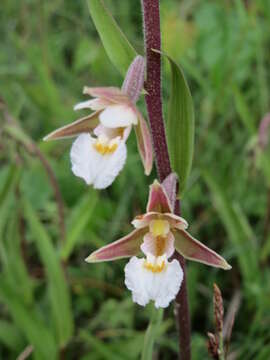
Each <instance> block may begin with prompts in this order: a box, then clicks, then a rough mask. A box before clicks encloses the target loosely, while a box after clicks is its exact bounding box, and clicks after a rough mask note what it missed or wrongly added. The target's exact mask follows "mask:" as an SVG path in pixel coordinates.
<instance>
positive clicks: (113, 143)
mask: <svg viewBox="0 0 270 360" xmlns="http://www.w3.org/2000/svg"><path fill="white" fill-rule="evenodd" d="M118 140H119V139H118V138H115V139H112V140H109V139H108V138H107V137H106V136H105V135H100V136H99V137H98V138H97V140H96V142H95V143H94V145H93V146H94V148H95V149H96V150H97V152H99V153H100V154H101V155H107V154H112V153H114V152H115V150H116V149H117V147H118V142H119V141H118Z"/></svg>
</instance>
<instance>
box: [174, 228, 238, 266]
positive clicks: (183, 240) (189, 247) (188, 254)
mask: <svg viewBox="0 0 270 360" xmlns="http://www.w3.org/2000/svg"><path fill="white" fill-rule="evenodd" d="M172 231H173V234H174V238H175V241H174V246H175V248H176V250H177V251H178V252H179V253H180V254H181V255H182V256H184V258H186V259H189V260H193V261H198V262H201V263H203V264H206V265H210V266H214V267H218V268H221V269H224V270H230V269H231V266H230V265H229V264H228V263H227V262H226V260H225V259H224V258H223V257H221V256H220V255H218V254H217V253H216V252H215V251H213V250H211V249H209V248H208V247H207V246H205V245H204V244H202V243H201V242H200V241H198V240H196V239H194V238H193V237H192V236H191V235H190V234H189V233H188V232H187V231H185V230H179V229H175V230H172Z"/></svg>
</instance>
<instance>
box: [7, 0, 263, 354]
mask: <svg viewBox="0 0 270 360" xmlns="http://www.w3.org/2000/svg"><path fill="white" fill-rule="evenodd" d="M90 3H91V1H90ZM105 3H106V7H107V8H108V9H110V10H111V11H112V13H113V15H114V17H115V18H116V19H117V22H118V24H119V25H120V26H121V29H122V30H123V31H124V34H125V35H126V37H127V38H128V39H129V41H130V43H131V44H132V46H134V48H136V50H137V51H138V53H140V54H142V53H143V47H142V34H141V18H140V17H141V13H140V1H121V0H115V1H112V0H107V1H105ZM161 10H162V11H161V15H162V30H163V43H164V50H165V52H166V53H168V54H170V55H172V56H173V58H174V60H175V61H176V62H177V63H179V64H181V66H182V68H183V70H184V72H185V74H186V77H187V80H188V82H189V85H190V88H191V92H192V95H193V97H194V109H195V116H196V137H195V147H194V159H193V168H192V171H191V175H190V177H189V179H188V182H187V188H186V191H185V197H184V201H183V203H182V213H183V216H184V217H185V218H186V219H188V221H189V223H190V224H191V228H192V229H191V231H192V233H193V234H194V235H195V236H196V237H197V238H198V239H200V240H201V241H203V242H205V243H206V244H207V245H208V246H210V247H211V248H213V249H215V250H217V251H219V253H221V254H222V255H223V256H224V257H225V258H226V259H227V260H228V261H229V262H230V263H231V264H232V265H233V269H232V270H231V272H226V273H224V272H222V271H217V270H214V269H210V268H208V267H206V266H203V265H200V264H194V263H192V264H188V286H189V298H190V304H191V314H192V324H193V339H192V349H193V358H194V359H202V358H207V349H206V333H207V331H209V330H212V323H213V321H212V308H211V299H212V284H213V283H214V282H215V283H217V284H218V286H219V288H220V289H221V291H222V293H223V297H224V306H225V310H226V309H227V308H228V307H229V305H230V303H231V301H232V299H233V297H234V294H235V293H239V292H240V294H241V298H242V301H241V304H240V311H239V312H238V313H237V314H236V320H235V328H234V331H233V334H232V344H231V347H230V349H231V351H235V352H236V354H237V358H240V359H241V358H245V359H247V360H248V359H254V358H256V359H261V360H264V359H267V358H269V357H270V346H269V343H270V338H269V337H270V335H269V325H270V315H269V306H270V303H269V298H270V297H269V295H270V285H269V284H270V272H269V269H268V267H267V265H268V264H269V256H270V234H269V226H268V223H267V222H269V218H267V213H268V211H269V210H267V207H268V208H269V207H270V205H269V203H270V200H269V199H267V196H268V198H269V195H267V194H269V193H270V190H269V188H270V183H269V162H267V157H269V156H270V153H269V149H268V150H267V149H265V151H264V153H263V154H262V152H261V151H260V149H259V148H258V141H257V129H258V126H259V123H260V120H261V119H262V117H263V116H264V115H265V113H266V112H268V111H269V90H270V89H269V71H268V69H269V65H270V63H269V50H268V49H269V45H270V30H269V21H270V6H269V2H268V1H264V0H254V1H241V0H235V1H227V2H222V1H218V0H215V1H213V0H203V1H202V0H197V1H193V2H190V1H188V0H183V1H181V2H179V1H176V0H162V1H161ZM0 20H1V21H0V33H1V39H2V41H1V45H0V48H1V51H0V77H1V82H0V96H1V98H2V99H3V101H1V103H0V112H1V113H0V121H1V123H0V126H1V129H0V149H1V151H0V164H1V168H0V261H1V274H0V304H1V308H0V316H1V320H0V358H4V359H14V358H16V357H17V356H18V355H19V354H20V353H21V352H22V351H23V350H24V348H25V347H26V346H28V345H29V344H31V345H33V346H34V350H33V355H32V356H33V358H34V359H46V356H47V354H48V353H49V354H50V358H52V359H53V358H59V357H60V356H61V357H62V358H66V359H74V358H80V359H91V360H95V359H102V360H103V359H114V358H115V359H137V358H138V357H139V355H140V350H141V348H142V347H143V341H144V340H143V336H144V333H145V330H146V328H147V321H148V318H149V316H150V313H151V306H149V307H146V308H145V309H143V308H139V307H137V306H136V305H134V304H133V303H132V301H131V299H130V294H129V292H128V291H127V290H126V289H125V288H124V284H123V278H124V274H123V265H124V264H125V261H122V262H117V263H114V264H111V263H107V264H97V265H89V264H86V263H85V262H84V258H85V257H86V256H87V255H88V254H89V253H90V252H91V251H93V250H95V249H96V248H97V247H99V246H102V245H104V244H106V243H108V242H110V241H112V240H115V239H116V238H117V237H119V236H121V235H123V234H125V233H127V232H128V231H129V230H130V228H131V227H130V225H129V222H130V220H131V219H132V218H133V217H134V215H135V214H138V213H142V212H143V210H144V208H145V205H146V204H145V202H146V199H147V193H148V185H149V184H150V183H151V182H152V180H153V178H154V177H155V174H154V173H153V174H152V175H151V177H150V178H145V176H144V173H143V169H142V166H141V163H140V159H139V154H137V152H136V143H135V135H134V134H132V136H131V138H130V139H129V142H128V151H129V157H128V161H127V166H126V167H125V170H124V171H123V172H122V173H121V174H120V176H119V177H118V178H117V180H116V182H115V183H114V184H113V186H112V187H111V188H109V189H108V190H106V191H103V192H100V193H96V192H94V191H93V190H92V189H88V188H87V187H86V186H85V185H84V184H83V183H82V182H81V181H80V180H79V179H77V178H75V177H74V176H73V175H72V174H71V170H70V162H69V148H70V144H71V141H68V140H67V141H62V142H54V143H53V142H52V143H44V142H42V140H41V139H42V137H43V136H44V135H46V134H47V133H48V132H50V131H51V130H53V129H55V128H56V127H58V126H61V125H64V124H67V123H68V122H69V121H72V120H74V119H75V118H76V114H75V113H74V112H73V111H72V106H73V105H74V104H75V103H76V102H77V101H78V100H80V99H82V98H83V97H82V95H81V89H82V87H83V85H93V86H95V85H105V86H106V85H119V86H120V84H121V82H122V77H121V74H120V73H119V72H118V71H117V70H116V69H115V68H114V66H113V65H111V63H110V60H109V58H108V57H107V55H106V53H105V51H104V49H103V46H102V44H101V42H100V40H99V37H98V34H97V32H96V30H95V27H94V24H93V22H92V21H91V19H90V18H89V11H88V6H87V3H86V2H84V1H63V0H58V1H54V2H51V1H46V2H41V1H34V0H28V1H21V2H17V1H14V0H13V1H6V2H4V3H3V4H2V7H1V13H0ZM118 60H119V59H118V58H117V59H116V60H115V61H118ZM119 66H125V65H119ZM170 76H171V75H170V70H169V67H168V64H167V62H164V79H163V87H164V89H163V92H164V98H165V101H164V105H165V106H164V107H165V114H166V115H168V106H167V104H168V102H169V101H168V100H169V97H170V95H171V94H170V84H169V83H170ZM3 103H5V104H6V105H3ZM142 110H143V109H142ZM36 148H37V149H38V150H39V151H37V149H36ZM40 155H41V156H40ZM44 159H45V161H44ZM48 164H49V168H50V169H51V170H52V171H53V174H54V176H55V179H57V183H58V186H59V188H60V193H61V196H62V199H61V198H60V199H59V197H58V196H57V191H56V189H55V183H54V182H53V181H52V177H51V176H50V171H49V172H48V167H47V165H48ZM62 202H63V204H64V222H65V233H64V232H63V229H62V227H61V217H63V214H62V212H61V205H62ZM168 311H169V314H168V312H165V316H164V319H163V322H162V326H161V329H160V331H159V332H158V339H157V342H158V346H157V348H156V351H158V353H159V356H160V358H162V359H173V358H175V356H176V355H175V354H176V353H177V347H178V343H177V332H176V328H175V325H174V322H173V320H172V319H173V314H172V313H173V309H172V307H171V308H170V309H169V310H168ZM225 321H226V319H225ZM73 327H74V329H73Z"/></svg>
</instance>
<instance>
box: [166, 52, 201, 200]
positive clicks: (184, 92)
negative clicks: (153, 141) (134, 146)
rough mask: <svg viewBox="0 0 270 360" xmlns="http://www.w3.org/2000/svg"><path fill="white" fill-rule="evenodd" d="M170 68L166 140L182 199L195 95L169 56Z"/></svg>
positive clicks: (189, 158) (189, 159)
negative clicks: (192, 94) (193, 97)
mask: <svg viewBox="0 0 270 360" xmlns="http://www.w3.org/2000/svg"><path fill="white" fill-rule="evenodd" d="M162 55H164V56H166V58H167V59H168V60H169V63H170V67H171V75H172V80H171V91H170V99H169V112H168V119H167V140H168V147H169V154H170V159H171V164H172V168H173V171H175V172H176V173H177V174H178V176H179V192H180V196H182V194H183V192H184V190H185V187H186V183H187V179H188V176H189V173H190V170H191V165H192V158H193V147H194V109H193V101H192V96H191V93H190V90H189V87H188V84H187V81H186V79H185V76H184V74H183V71H182V70H181V68H180V67H179V66H178V65H177V64H176V63H175V62H174V61H173V59H172V58H171V57H169V56H168V55H166V54H164V53H163V54H162Z"/></svg>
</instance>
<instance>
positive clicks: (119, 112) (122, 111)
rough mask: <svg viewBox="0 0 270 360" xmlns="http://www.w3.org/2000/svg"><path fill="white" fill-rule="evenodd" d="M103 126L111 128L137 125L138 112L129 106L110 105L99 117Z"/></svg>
mask: <svg viewBox="0 0 270 360" xmlns="http://www.w3.org/2000/svg"><path fill="white" fill-rule="evenodd" d="M99 120H100V122H101V124H102V125H104V126H105V127H109V128H116V127H126V126H130V125H137V124H138V119H137V114H136V112H135V111H134V110H133V109H132V108H131V107H130V106H128V105H110V106H107V107H106V109H105V110H104V111H102V113H101V114H100V115H99Z"/></svg>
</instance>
